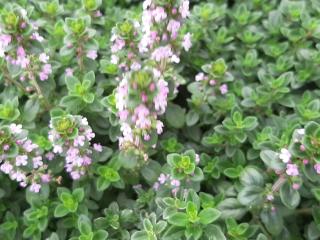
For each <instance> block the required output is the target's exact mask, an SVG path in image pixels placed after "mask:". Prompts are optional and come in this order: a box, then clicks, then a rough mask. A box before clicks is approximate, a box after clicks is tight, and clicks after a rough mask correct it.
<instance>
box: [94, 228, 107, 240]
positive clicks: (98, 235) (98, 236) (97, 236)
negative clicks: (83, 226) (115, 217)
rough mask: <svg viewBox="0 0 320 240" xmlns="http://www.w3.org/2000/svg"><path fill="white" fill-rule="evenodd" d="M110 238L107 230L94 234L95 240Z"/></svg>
mask: <svg viewBox="0 0 320 240" xmlns="http://www.w3.org/2000/svg"><path fill="white" fill-rule="evenodd" d="M107 238H108V232H107V231H105V230H102V229H100V230H98V231H96V232H95V233H94V234H93V240H105V239H107Z"/></svg>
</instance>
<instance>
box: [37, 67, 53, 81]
mask: <svg viewBox="0 0 320 240" xmlns="http://www.w3.org/2000/svg"><path fill="white" fill-rule="evenodd" d="M51 73H52V68H51V64H45V65H44V66H43V67H42V71H41V72H40V73H39V78H40V80H41V81H45V80H47V79H48V78H49V75H50V74H51Z"/></svg>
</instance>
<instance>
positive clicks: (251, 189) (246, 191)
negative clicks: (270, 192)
mask: <svg viewBox="0 0 320 240" xmlns="http://www.w3.org/2000/svg"><path fill="white" fill-rule="evenodd" d="M263 193H264V189H263V188H262V187H258V186H254V185H253V186H246V187H244V188H243V189H242V190H241V191H240V192H239V194H238V200H239V202H240V203H241V204H243V205H245V206H252V205H256V206H258V205H260V204H261V203H262V202H263Z"/></svg>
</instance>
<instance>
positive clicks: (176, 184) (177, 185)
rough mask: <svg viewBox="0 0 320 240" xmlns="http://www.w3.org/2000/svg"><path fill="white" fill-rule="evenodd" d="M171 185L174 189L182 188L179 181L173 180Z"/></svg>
mask: <svg viewBox="0 0 320 240" xmlns="http://www.w3.org/2000/svg"><path fill="white" fill-rule="evenodd" d="M171 185H172V186H174V187H179V186H180V181H179V180H177V179H172V180H171Z"/></svg>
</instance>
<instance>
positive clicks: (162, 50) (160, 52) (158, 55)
mask: <svg viewBox="0 0 320 240" xmlns="http://www.w3.org/2000/svg"><path fill="white" fill-rule="evenodd" d="M172 55H173V53H172V50H171V47H170V46H165V47H159V48H157V49H155V50H154V51H153V53H152V54H151V59H153V60H155V61H157V62H160V61H161V60H163V59H168V58H170V57H171V56H172Z"/></svg>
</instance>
